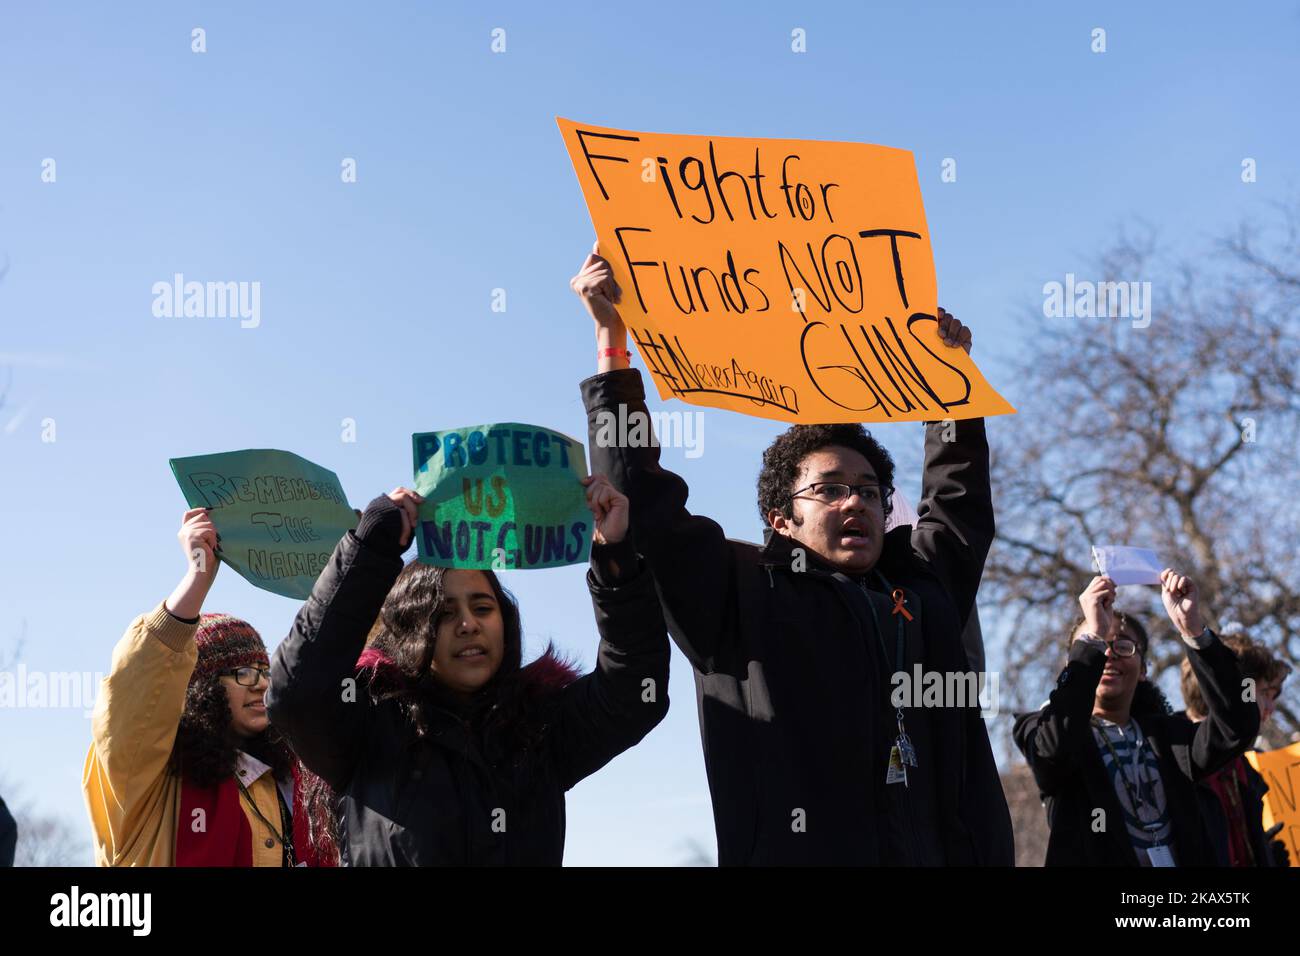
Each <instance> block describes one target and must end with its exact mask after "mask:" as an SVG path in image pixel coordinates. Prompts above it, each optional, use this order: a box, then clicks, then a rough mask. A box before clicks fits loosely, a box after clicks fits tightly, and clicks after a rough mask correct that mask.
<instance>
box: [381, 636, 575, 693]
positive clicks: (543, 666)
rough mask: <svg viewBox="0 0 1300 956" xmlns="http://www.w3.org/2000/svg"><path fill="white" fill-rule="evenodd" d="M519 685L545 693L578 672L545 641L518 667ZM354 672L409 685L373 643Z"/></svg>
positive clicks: (391, 686)
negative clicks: (543, 646) (538, 653)
mask: <svg viewBox="0 0 1300 956" xmlns="http://www.w3.org/2000/svg"><path fill="white" fill-rule="evenodd" d="M519 673H520V677H521V678H522V685H523V687H524V688H525V689H526V690H528V691H531V692H533V693H537V694H541V695H545V694H550V693H554V692H556V691H560V690H563V689H564V688H565V687H567V686H568V685H570V684H572V683H573V682H574V681H575V680H577V679H578V678H579V677H581V676H582V671H581V670H580V669H579V668H578V665H577V664H575V663H574V662H573V661H571V660H569V659H568V658H567V657H565V656H564V655H563V654H561V653H560V651H559V650H557V649H556V647H555V645H554V644H547V645H546V650H544V651H542V653H541V655H540V656H538V657H537V658H535V659H534V660H532V661H530V662H529V663H527V664H525V665H524V666H523V667H521V668H520V669H519ZM357 675H358V676H364V677H366V678H367V679H368V680H369V681H370V683H371V686H372V687H376V688H380V687H382V688H383V689H384V690H391V691H398V692H400V691H401V690H402V689H403V688H404V687H408V686H409V685H410V678H409V677H408V676H407V675H406V674H403V673H402V672H401V671H400V670H398V669H397V665H396V664H394V663H393V659H392V658H391V657H389V656H388V655H387V654H385V653H384V652H383V651H382V650H380V649H379V648H377V647H367V648H366V649H365V650H364V651H362V652H361V656H360V657H358V658H357Z"/></svg>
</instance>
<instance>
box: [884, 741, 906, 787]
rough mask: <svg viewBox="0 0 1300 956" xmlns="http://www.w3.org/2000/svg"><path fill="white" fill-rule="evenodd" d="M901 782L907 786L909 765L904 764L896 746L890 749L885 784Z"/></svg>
mask: <svg viewBox="0 0 1300 956" xmlns="http://www.w3.org/2000/svg"><path fill="white" fill-rule="evenodd" d="M891 783H901V784H902V785H903V786H905V787H906V786H907V767H906V766H904V764H903V758H902V755H901V754H899V752H898V747H897V746H895V747H894V748H892V749H891V750H890V751H889V770H888V771H886V772H885V784H886V785H888V784H891Z"/></svg>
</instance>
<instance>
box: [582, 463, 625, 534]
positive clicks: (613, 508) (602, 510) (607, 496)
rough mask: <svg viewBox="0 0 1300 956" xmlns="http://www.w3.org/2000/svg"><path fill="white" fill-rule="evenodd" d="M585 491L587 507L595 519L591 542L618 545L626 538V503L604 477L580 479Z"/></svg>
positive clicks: (593, 476)
mask: <svg viewBox="0 0 1300 956" xmlns="http://www.w3.org/2000/svg"><path fill="white" fill-rule="evenodd" d="M582 484H583V485H584V486H585V487H586V489H587V507H588V508H590V509H591V513H592V515H593V517H595V519H596V530H595V533H594V534H593V535H592V540H593V541H595V542H596V544H618V543H619V542H620V541H622V540H623V539H624V538H625V537H626V536H627V522H628V503H627V495H625V494H622V493H621V492H619V491H618V489H617V488H615V487H614V486H613V485H611V484H610V483H609V479H608V478H606V477H605V476H604V475H589V476H588V477H586V478H583V479H582Z"/></svg>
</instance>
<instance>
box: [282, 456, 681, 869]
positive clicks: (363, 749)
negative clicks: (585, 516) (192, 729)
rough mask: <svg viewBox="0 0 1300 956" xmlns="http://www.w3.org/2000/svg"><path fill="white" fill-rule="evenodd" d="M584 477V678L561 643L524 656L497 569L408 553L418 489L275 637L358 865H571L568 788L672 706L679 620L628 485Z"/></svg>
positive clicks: (292, 735) (382, 516) (393, 498)
mask: <svg viewBox="0 0 1300 956" xmlns="http://www.w3.org/2000/svg"><path fill="white" fill-rule="evenodd" d="M584 483H585V484H586V485H587V501H588V504H589V505H590V507H591V509H592V513H593V515H594V516H595V529H596V530H595V535H594V544H593V546H592V552H591V565H592V567H591V571H590V572H589V573H588V578H587V583H588V586H589V588H590V589H591V594H592V601H593V603H594V605H595V610H596V623H597V626H598V628H599V630H600V634H601V643H600V650H599V655H598V662H597V666H596V669H595V670H594V671H593V672H592V673H590V674H587V675H585V676H581V677H579V676H578V675H577V674H576V673H575V671H574V670H573V668H572V667H571V666H570V665H569V664H567V663H566V662H565V661H563V660H562V659H560V658H559V657H558V656H557V655H556V653H555V651H554V649H553V648H547V650H546V652H545V653H544V654H543V655H542V656H541V657H539V658H538V659H537V660H535V661H533V662H532V663H530V664H528V665H526V666H521V658H522V643H523V641H522V633H521V627H520V620H519V611H518V608H517V607H516V606H515V603H514V601H513V599H512V598H511V597H510V595H509V594H507V593H506V592H505V591H504V590H503V589H502V587H501V584H500V582H499V581H498V580H497V578H496V575H495V574H493V573H492V572H491V571H469V570H454V569H446V568H434V567H430V566H427V565H423V564H420V563H419V562H418V561H412V562H411V563H410V564H408V565H406V567H405V568H403V566H402V553H403V551H405V549H406V547H407V546H408V545H409V543H410V540H411V536H412V533H413V531H414V529H415V527H416V525H417V506H418V504H419V503H420V502H421V501H422V500H423V499H421V498H420V496H419V495H417V494H415V493H414V492H413V491H409V490H407V489H405V488H399V489H397V490H395V491H394V492H393V493H392V494H390V495H385V496H381V497H379V498H376V499H375V500H374V501H372V502H371V503H370V505H369V507H368V508H367V509H366V511H365V513H364V514H363V515H362V517H361V520H360V523H359V524H358V526H357V528H356V530H355V531H351V532H349V533H348V534H347V535H345V536H344V538H343V540H342V541H340V542H339V545H338V547H337V548H335V550H334V554H333V557H332V558H331V560H330V563H329V565H328V566H327V567H326V568H325V570H324V571H323V572H322V573H321V576H320V578H319V579H318V580H317V582H316V585H315V587H314V588H313V589H312V594H311V597H310V598H308V600H307V603H306V604H304V605H303V607H302V610H300V611H299V612H298V617H297V619H296V620H295V622H294V625H293V629H292V630H291V631H290V633H289V636H288V637H287V638H286V639H285V640H284V642H283V643H281V645H280V646H279V648H277V650H276V653H275V657H274V659H273V661H272V664H271V689H270V691H269V692H268V694H267V704H268V707H269V711H270V716H271V721H272V723H273V724H274V725H275V726H276V727H278V728H279V729H280V730H281V731H282V732H283V733H285V734H286V735H287V736H288V737H289V739H290V740H291V741H292V742H293V745H294V747H295V749H296V751H297V753H298V754H299V756H300V757H301V759H302V760H303V762H304V763H305V764H306V765H307V766H308V767H309V768H311V769H312V770H313V771H314V772H315V773H317V774H318V775H319V776H320V777H321V778H322V779H323V780H324V781H325V783H326V784H328V787H329V788H330V789H331V790H332V791H333V793H330V792H328V791H326V792H323V793H320V794H318V795H317V799H319V800H322V801H324V800H328V801H330V802H333V803H335V807H334V809H335V810H336V811H337V818H336V819H337V834H323V835H322V836H324V837H326V838H328V837H330V836H337V839H338V844H339V846H340V852H341V855H342V862H343V863H344V864H345V865H353V866H438V865H449V864H450V865H455V864H516V865H557V866H558V865H559V864H560V863H561V861H562V859H563V855H564V826H565V814H564V794H565V792H566V791H567V790H568V789H569V788H570V787H572V786H573V785H574V784H576V783H577V782H578V781H579V780H581V779H583V778H584V777H586V776H587V775H588V774H591V773H594V772H595V771H597V770H599V769H600V768H601V767H603V766H604V765H605V764H606V763H608V762H609V761H610V760H611V759H612V758H613V757H615V756H616V755H618V754H619V753H622V752H623V751H624V750H626V749H628V748H629V747H631V746H633V745H635V744H636V743H637V742H638V741H640V740H641V738H642V737H644V736H645V735H646V734H647V733H648V732H649V731H650V729H651V728H653V727H654V726H655V725H656V724H657V723H658V722H659V721H660V720H661V719H662V718H663V716H664V714H665V713H666V712H667V709H668V657H669V651H668V642H667V636H666V629H665V627H664V623H663V618H662V614H661V612H660V609H659V603H658V599H657V597H656V595H655V590H654V584H653V580H652V578H651V576H650V575H649V573H647V572H644V571H642V570H641V569H640V566H639V560H638V558H637V556H636V554H635V552H634V551H633V549H632V548H631V546H630V544H629V543H628V542H627V541H626V532H627V521H628V505H627V498H625V497H624V496H623V495H621V494H619V493H618V492H617V491H615V490H614V488H613V486H612V485H610V484H609V482H608V481H606V480H605V479H604V478H603V477H599V476H597V477H592V478H588V479H585V480H584ZM368 637H369V646H367V638H368ZM335 795H337V797H336V796H335Z"/></svg>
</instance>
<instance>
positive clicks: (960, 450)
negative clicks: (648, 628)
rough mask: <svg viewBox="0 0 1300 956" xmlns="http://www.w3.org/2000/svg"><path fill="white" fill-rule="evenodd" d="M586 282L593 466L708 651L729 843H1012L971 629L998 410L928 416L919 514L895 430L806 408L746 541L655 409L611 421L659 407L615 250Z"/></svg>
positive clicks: (734, 853) (788, 435) (902, 854)
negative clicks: (639, 359) (628, 314)
mask: <svg viewBox="0 0 1300 956" xmlns="http://www.w3.org/2000/svg"><path fill="white" fill-rule="evenodd" d="M571 286H572V288H573V290H574V292H575V293H577V294H578V296H579V297H580V299H581V300H582V302H583V304H584V306H585V307H586V309H587V311H588V312H589V313H590V315H591V316H592V318H593V319H594V320H595V325H596V341H597V358H598V365H597V371H598V374H596V375H595V376H593V377H592V378H589V379H587V380H586V381H584V382H583V383H582V393H583V400H584V402H585V404H586V408H587V415H588V427H589V433H590V446H589V447H590V448H591V454H592V468H593V470H595V471H597V472H601V473H603V474H606V475H608V476H609V478H610V480H612V481H613V482H614V484H615V486H616V487H618V489H619V490H620V491H622V492H623V493H624V494H626V495H627V496H628V498H629V499H630V501H631V535H632V538H633V541H634V543H635V546H636V549H637V551H638V552H639V553H640V554H641V556H642V557H643V559H644V560H645V561H646V564H647V566H648V567H649V568H650V569H651V570H652V571H653V573H654V575H655V579H656V581H657V584H658V587H659V591H660V597H661V599H662V604H663V609H664V616H665V618H666V622H667V624H668V628H669V632H670V634H671V635H672V637H673V639H674V640H675V641H676V643H677V645H678V646H679V647H680V648H681V650H682V651H683V653H684V654H685V655H686V657H687V658H688V659H689V660H690V662H691V664H692V665H693V667H694V670H695V682H696V690H697V696H698V699H699V716H700V733H701V737H702V739H703V745H704V757H705V765H706V768H707V771H708V776H709V790H710V792H711V795H712V798H713V814H714V824H715V828H716V831H717V838H718V861H719V863H720V864H722V865H738V864H739V865H748V864H857V865H862V864H867V865H870V864H886V865H908V866H925V865H955V864H978V865H1008V866H1009V865H1011V864H1012V863H1013V862H1014V852H1013V847H1012V833H1011V818H1010V814H1009V812H1008V810H1007V804H1006V798H1005V797H1004V795H1003V793H1002V787H1001V783H1000V780H999V777H998V774H997V767H996V765H995V763H994V760H993V753H992V748H991V747H990V746H989V740H988V733H987V731H986V730H985V727H984V722H983V720H982V719H981V716H980V705H979V701H978V692H977V690H976V688H977V687H978V686H979V677H980V675H978V674H976V673H974V672H973V671H972V669H971V667H970V664H969V661H968V659H967V655H966V653H965V651H964V650H963V647H962V643H961V635H962V631H963V628H964V627H965V625H966V622H967V620H968V619H969V617H970V615H971V612H972V608H973V607H974V603H975V594H976V591H977V590H978V588H979V582H980V576H981V574H982V572H983V567H984V558H985V555H986V553H987V551H988V548H989V544H990V543H991V542H992V540H993V505H992V499H991V495H990V490H989V471H988V468H989V466H988V444H987V441H986V439H985V435H984V423H983V421H982V420H981V419H971V420H967V421H957V422H954V421H942V422H934V423H931V424H929V425H927V426H926V446H925V447H926V460H925V473H924V476H923V487H922V494H923V497H922V501H921V503H920V507H919V509H918V520H917V523H916V525H915V527H911V526H902V527H898V528H894V529H893V530H890V531H888V532H886V518H887V517H888V515H889V508H890V491H891V490H892V486H893V480H894V463H893V459H892V458H891V457H890V455H889V452H887V451H886V450H885V449H884V448H883V447H881V445H880V444H879V443H878V442H876V440H875V439H873V438H872V437H871V435H870V434H869V433H868V432H867V431H866V430H865V429H864V428H863V427H862V426H861V425H858V424H840V425H800V426H795V427H793V428H790V429H789V430H787V431H786V432H784V433H783V434H782V435H780V436H779V437H778V438H777V439H776V441H775V442H773V444H772V446H771V447H770V448H769V449H768V450H767V452H766V453H765V454H764V455H763V464H762V470H761V473H760V475H759V479H758V509H759V513H760V515H761V517H762V520H763V523H764V525H765V536H766V538H767V542H766V544H765V545H764V546H762V547H759V546H757V545H754V544H750V543H748V542H742V541H731V540H728V539H727V538H726V536H725V535H724V533H723V531H722V529H721V528H720V527H719V526H718V524H717V523H716V522H714V521H712V520H710V519H708V518H705V517H702V516H700V515H693V514H691V513H690V512H688V511H687V509H686V498H687V487H686V483H685V482H684V481H683V480H682V479H681V478H680V477H678V476H677V475H674V474H672V473H670V472H668V471H665V470H664V469H663V467H662V466H661V465H660V462H659V449H658V446H657V444H656V443H655V442H654V441H653V440H639V439H638V431H643V429H641V430H639V429H637V428H635V427H633V428H627V429H621V430H619V431H620V432H621V433H620V434H619V435H617V436H614V435H612V434H611V429H610V428H609V427H608V425H609V423H610V422H612V421H619V422H627V423H629V424H632V423H635V422H640V423H644V422H647V421H648V420H649V417H648V412H647V409H646V405H645V391H644V388H643V386H642V382H641V377H640V374H639V373H638V372H637V371H636V370H634V369H631V368H629V367H628V358H629V353H628V351H627V329H626V327H625V326H624V324H623V321H622V318H621V317H620V316H619V313H618V308H617V303H618V301H619V298H620V295H621V292H620V290H619V289H618V287H617V285H616V283H615V281H614V277H613V273H612V271H611V270H610V267H609V264H608V262H606V261H605V260H604V259H603V258H601V257H600V255H599V254H598V250H593V252H592V254H591V255H589V256H588V257H587V260H586V261H585V262H584V263H583V265H582V268H581V270H580V271H579V273H578V274H577V275H576V276H575V277H574V278H573V280H572V282H571ZM939 312H940V314H939V316H938V317H937V318H938V326H939V333H940V337H941V338H942V340H943V343H944V344H945V345H946V346H948V347H950V348H958V347H960V348H965V349H966V350H967V351H969V349H970V343H971V335H970V331H969V330H968V329H966V328H965V327H964V326H963V325H962V324H961V323H960V322H958V321H957V320H956V319H955V318H954V317H953V316H951V315H949V314H948V313H946V312H944V311H943V310H942V309H940V310H939ZM936 678H937V681H938V683H939V684H940V685H941V686H940V687H939V690H938V692H934V693H931V691H933V690H934V683H935V679H936ZM923 682H924V685H925V687H926V688H927V689H926V692H925V693H924V694H923V693H922V692H921V686H920V685H921V684H922V683H923ZM950 691H956V692H955V693H953V692H950Z"/></svg>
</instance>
